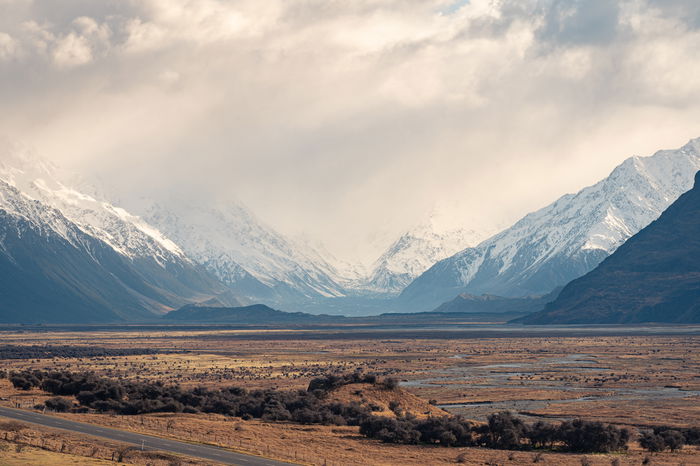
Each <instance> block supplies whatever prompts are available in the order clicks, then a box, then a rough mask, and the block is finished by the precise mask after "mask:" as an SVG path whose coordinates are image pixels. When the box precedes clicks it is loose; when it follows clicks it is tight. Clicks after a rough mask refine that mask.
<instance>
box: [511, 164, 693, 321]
mask: <svg viewBox="0 0 700 466" xmlns="http://www.w3.org/2000/svg"><path fill="white" fill-rule="evenodd" d="M523 321H524V322H525V323H528V324H624V323H638V322H665V323H700V172H698V174H697V175H696V176H695V186H694V188H693V189H691V190H690V191H688V192H687V193H685V194H683V195H682V196H681V197H680V198H679V199H678V200H677V201H676V202H674V203H673V204H672V205H671V206H670V207H669V208H668V209H667V210H666V211H665V212H664V213H663V214H661V217H659V219H658V220H655V221H654V222H652V223H651V224H650V225H649V226H647V227H646V228H644V229H642V230H641V231H640V232H639V233H637V234H636V235H634V236H632V237H631V238H630V239H628V240H627V241H626V242H625V244H623V245H622V246H620V247H619V248H618V249H617V250H616V251H615V252H614V253H613V254H612V255H611V256H610V257H608V258H607V259H605V260H604V261H603V262H602V263H601V264H600V265H599V266H598V267H596V268H595V269H594V270H592V271H591V272H589V273H587V274H586V275H584V276H583V277H581V278H578V279H576V280H574V281H572V282H571V283H569V284H568V285H566V287H564V289H563V290H562V291H561V293H560V294H559V296H558V297H557V299H556V300H554V301H553V302H551V303H549V304H548V305H547V306H546V308H545V309H544V310H543V311H542V312H539V313H536V314H534V315H531V316H528V317H525V318H524V319H523Z"/></svg>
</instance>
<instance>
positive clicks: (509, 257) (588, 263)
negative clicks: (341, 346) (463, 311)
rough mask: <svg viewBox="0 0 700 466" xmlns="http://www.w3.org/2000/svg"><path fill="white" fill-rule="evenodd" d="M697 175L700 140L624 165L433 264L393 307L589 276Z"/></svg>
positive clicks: (514, 292)
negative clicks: (477, 242) (502, 229)
mask: <svg viewBox="0 0 700 466" xmlns="http://www.w3.org/2000/svg"><path fill="white" fill-rule="evenodd" d="M698 169H700V138H698V139H694V140H691V141H690V142H688V143H687V144H686V145H684V146H683V147H681V148H680V149H676V150H666V151H658V152H656V153H655V154H654V155H652V156H650V157H636V156H635V157H630V158H629V159H627V160H625V161H624V162H623V163H622V164H620V165H618V166H617V167H616V168H615V169H614V170H613V171H612V172H611V174H610V175H609V176H608V177H606V178H605V179H603V180H601V181H599V182H598V183H596V184H594V185H591V186H589V187H586V188H583V189H582V190H581V191H579V192H578V193H574V194H566V195H564V196H562V197H561V198H559V199H558V200H557V201H555V202H553V203H552V204H550V205H548V206H546V207H544V208H542V209H539V210H537V211H535V212H532V213H530V214H527V215H526V216H524V217H523V218H522V219H520V220H519V221H518V222H516V223H515V224H514V225H513V226H511V227H510V228H507V229H506V230H504V231H502V232H500V233H498V234H496V235H494V236H493V237H491V238H489V239H487V240H485V241H483V242H482V243H480V244H479V245H477V246H476V247H474V248H467V249H465V250H463V251H460V252H459V253H457V254H455V255H454V256H451V257H449V258H447V259H444V260H442V261H440V262H438V263H436V264H435V265H433V266H432V267H431V268H430V269H428V270H427V271H426V272H425V273H423V274H422V275H421V276H419V277H418V278H417V279H416V280H414V281H413V282H411V284H409V285H408V286H407V287H406V289H404V291H403V292H402V293H401V295H400V296H399V301H400V302H401V303H402V304H404V305H405V306H407V307H410V308H414V309H416V308H417V309H429V308H432V307H434V306H436V305H439V304H440V303H442V302H444V301H446V300H449V299H452V298H453V297H454V296H456V295H458V294H459V293H463V292H467V293H471V294H476V295H480V294H495V295H500V296H506V297H517V296H527V295H538V294H546V293H548V292H550V291H551V290H552V289H554V288H556V287H557V286H562V285H564V284H566V283H568V282H569V281H570V280H572V279H574V278H577V277H579V276H581V275H583V274H585V273H587V272H588V271H590V270H591V269H593V268H594V267H595V266H596V265H598V264H599V263H600V262H601V261H602V260H603V259H604V258H605V257H607V256H609V255H610V254H611V253H612V252H613V251H614V250H615V249H617V247H619V245H620V244H622V243H623V242H624V241H625V240H626V239H627V238H629V237H630V236H631V235H632V234H634V233H636V232H638V231H639V230H641V229H642V228H643V227H645V226H646V225H648V224H649V223H650V222H651V221H653V220H654V219H656V218H658V216H659V215H660V214H661V212H662V211H663V210H664V209H665V208H667V207H668V205H670V204H671V202H673V201H674V200H675V199H677V198H678V196H680V194H681V193H683V192H684V191H686V190H688V189H689V188H690V187H691V186H692V183H693V176H694V174H695V172H696V171H697V170H698Z"/></svg>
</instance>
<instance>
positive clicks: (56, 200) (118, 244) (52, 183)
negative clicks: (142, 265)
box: [0, 156, 185, 264]
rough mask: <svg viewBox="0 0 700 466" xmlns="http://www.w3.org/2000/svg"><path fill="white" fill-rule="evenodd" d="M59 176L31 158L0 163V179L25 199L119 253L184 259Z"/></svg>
mask: <svg viewBox="0 0 700 466" xmlns="http://www.w3.org/2000/svg"><path fill="white" fill-rule="evenodd" d="M60 176H61V174H60V173H59V169H57V168H56V167H54V166H53V165H51V164H50V163H48V162H45V161H42V160H39V159H36V158H32V157H26V156H25V157H17V156H15V157H12V158H11V159H9V161H8V160H7V159H6V161H3V162H0V179H2V180H4V181H5V182H7V183H8V184H9V185H12V186H14V187H15V188H16V189H18V190H20V191H21V192H22V193H23V194H24V195H25V196H27V197H28V198H31V199H34V200H38V201H41V202H42V203H44V204H46V205H49V206H52V207H54V208H56V209H58V210H59V211H61V212H62V214H63V215H65V216H66V218H68V219H69V220H70V221H71V222H73V223H75V224H76V225H78V226H79V227H80V228H81V229H82V230H83V231H85V233H87V234H89V235H91V236H94V237H96V238H98V239H100V240H102V241H104V242H105V243H107V244H108V245H110V246H111V247H112V248H113V249H114V250H115V251H117V252H119V253H120V254H122V255H124V256H127V257H132V258H134V257H151V258H154V259H156V260H157V261H158V262H159V263H161V264H163V263H165V262H167V261H170V260H173V259H176V260H185V258H184V254H183V252H182V251H181V250H180V248H179V247H178V246H177V245H176V244H175V243H173V242H172V241H171V240H169V239H168V238H166V237H165V235H163V234H162V233H161V232H159V231H158V230H157V229H155V228H153V227H151V226H150V225H148V224H147V223H146V222H145V221H143V220H142V219H140V218H139V217H137V216H135V215H132V214H130V213H129V212H127V211H126V210H124V209H122V208H120V207H116V206H114V205H112V204H110V203H109V202H106V201H102V200H98V199H95V198H94V197H92V196H89V195H87V194H84V193H81V192H79V191H77V190H76V189H73V188H71V187H68V186H66V185H65V184H64V182H63V181H62V180H60V178H59V177H60ZM63 176H66V175H63Z"/></svg>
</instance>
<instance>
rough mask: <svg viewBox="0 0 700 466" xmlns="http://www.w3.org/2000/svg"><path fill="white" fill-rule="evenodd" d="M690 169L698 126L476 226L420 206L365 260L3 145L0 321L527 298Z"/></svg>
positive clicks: (606, 247)
mask: <svg viewBox="0 0 700 466" xmlns="http://www.w3.org/2000/svg"><path fill="white" fill-rule="evenodd" d="M699 169H700V139H695V140H691V141H690V142H689V143H688V144H686V145H685V146H683V147H681V148H680V149H677V150H669V151H660V152H657V153H656V154H654V155H653V156H651V157H632V158H629V159H627V160H626V161H625V162H623V163H622V164H621V165H619V166H618V167H617V168H615V169H614V170H613V171H612V173H611V174H610V176H608V177H607V178H605V179H603V180H602V181H600V182H598V183H596V184H595V185H593V186H589V187H587V188H584V189H582V190H581V191H579V192H578V193H575V194H567V195H565V196H563V197H561V198H560V199H559V200H557V201H556V202H554V203H552V204H551V205H549V206H546V207H544V208H542V209H540V210H538V211H536V212H533V213H531V214H528V215H526V216H525V217H523V218H522V219H521V220H520V221H518V222H516V223H515V224H514V225H513V226H511V227H510V228H507V229H505V230H503V231H501V232H500V233H497V234H496V235H493V236H491V237H488V238H486V236H487V235H488V234H489V232H487V231H486V230H481V231H478V230H470V229H456V230H451V231H444V230H440V229H439V228H437V226H436V225H435V224H434V223H433V222H432V221H431V220H428V221H427V222H424V223H422V224H419V226H418V227H416V228H413V229H411V230H409V231H407V232H405V233H404V234H403V235H401V236H400V237H399V238H398V239H397V240H395V241H394V242H393V243H392V244H391V245H390V246H389V247H388V248H387V249H386V250H385V251H384V253H383V254H381V256H380V257H379V258H378V259H377V260H376V261H375V263H374V264H373V265H372V266H371V267H368V268H367V269H365V268H364V267H362V266H359V265H354V264H347V263H343V262H341V261H339V260H337V259H335V258H334V257H333V256H332V255H331V254H329V253H328V252H327V251H325V250H324V249H323V247H322V246H318V245H313V244H311V243H310V242H308V241H302V240H298V239H292V238H290V237H287V236H284V235H283V234H280V233H279V232H276V231H275V230H274V229H273V228H271V227H270V226H268V225H266V224H265V223H264V222H262V221H261V220H260V219H258V218H257V217H256V216H255V215H254V214H253V213H252V212H251V211H250V210H249V209H247V208H245V207H243V206H242V205H240V204H238V203H235V202H223V201H217V202H203V201H198V200H195V199H189V198H185V197H183V196H180V197H178V196H176V195H173V197H171V198H166V199H159V200H158V201H154V200H142V201H139V202H135V203H132V204H130V205H129V206H128V209H126V208H124V205H123V204H122V205H117V204H116V203H114V202H111V201H109V200H108V199H106V196H103V195H101V194H99V192H100V190H99V189H96V188H93V187H91V186H89V185H87V184H85V183H79V182H76V181H75V180H73V179H71V177H70V176H68V175H66V174H65V173H63V172H61V171H60V170H58V169H57V168H56V167H53V166H52V165H51V164H49V163H46V162H44V161H42V160H39V159H35V158H31V157H29V158H27V157H26V156H25V157H9V158H8V157H4V158H3V160H2V162H0V278H1V279H2V282H0V321H5V322H16V321H22V322H40V321H41V322H44V321H46V322H78V321H81V322H92V321H94V322H107V321H119V320H122V321H123V320H127V321H133V320H148V319H153V318H157V317H158V316H159V315H162V314H164V313H166V312H168V311H171V310H172V309H177V308H180V307H182V306H185V305H187V304H191V303H204V304H205V305H207V306H209V307H218V306H222V307H240V306H246V305H250V304H255V303H266V304H269V305H271V306H275V307H277V308H280V309H284V310H285V311H306V312H314V313H319V314H321V313H337V314H347V315H363V314H365V315H368V314H380V313H383V312H415V311H432V310H433V309H435V308H436V307H438V306H440V305H442V307H441V308H440V309H443V311H439V312H462V313H464V312H491V311H492V310H494V309H501V310H502V309H507V310H508V311H509V312H510V311H517V312H525V311H526V310H527V311H531V310H534V309H532V308H531V306H534V305H535V304H537V305H538V306H539V305H540V304H544V303H545V302H548V301H551V300H553V299H554V297H555V296H556V293H554V294H550V293H552V292H553V290H555V289H557V288H559V287H562V286H564V285H566V284H567V283H568V282H570V281H571V280H574V279H576V278H578V277H581V276H583V275H585V274H586V273H588V272H589V271H591V270H592V269H594V268H595V267H596V266H598V264H600V263H601V261H603V260H604V259H605V258H606V257H608V256H610V255H611V254H613V253H614V252H615V251H616V250H617V249H618V248H619V247H620V246H621V245H622V244H623V243H625V241H627V240H628V239H629V238H630V237H632V236H633V235H635V234H636V233H638V232H639V231H640V230H642V229H644V228H645V227H646V226H647V225H649V224H650V223H651V222H652V221H654V220H655V219H657V218H658V217H659V215H660V214H661V212H663V211H664V210H665V209H666V208H668V206H669V205H670V204H671V203H673V202H674V201H675V200H676V199H678V197H679V196H680V195H681V194H682V193H683V192H685V191H687V190H688V189H690V188H691V186H692V184H693V176H694V174H695V173H696V172H697V171H698V170H699ZM443 303H444V304H443ZM444 309H449V310H447V311H444Z"/></svg>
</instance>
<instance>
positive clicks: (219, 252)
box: [138, 198, 345, 303]
mask: <svg viewBox="0 0 700 466" xmlns="http://www.w3.org/2000/svg"><path fill="white" fill-rule="evenodd" d="M138 208H139V209H141V211H142V213H143V215H144V218H145V219H146V220H147V221H148V222H149V223H150V224H152V225H154V226H156V227H157V228H158V229H159V230H160V231H163V232H164V233H165V234H166V235H168V237H170V238H172V239H173V241H175V242H176V243H177V244H178V245H179V246H180V247H182V249H183V250H184V252H185V253H186V254H187V255H188V256H189V257H191V258H193V259H194V260H195V261H197V262H198V263H200V264H202V265H204V266H205V267H206V268H207V270H209V271H210V272H211V273H213V274H214V275H215V276H216V277H218V278H219V279H220V280H221V281H223V282H224V283H225V284H227V285H228V286H230V287H232V288H233V289H236V290H238V291H240V292H242V293H244V294H246V296H248V297H249V298H251V299H261V298H264V299H266V300H267V301H268V302H274V303H279V302H284V301H285V300H295V299H313V298H331V297H339V296H343V295H344V293H345V291H344V287H343V285H341V284H340V283H338V281H336V280H337V277H338V273H337V271H336V270H335V268H334V267H333V266H332V265H330V264H329V263H327V262H326V261H324V260H323V258H322V257H321V256H320V255H319V254H316V253H311V252H309V248H308V247H302V246H300V245H299V244H295V243H294V242H293V241H291V240H288V239H287V238H285V237H284V236H282V235H280V234H279V233H277V232H276V231H274V230H273V229H272V228H270V227H268V226H266V225H264V224H263V223H262V222H261V221H260V220H258V219H257V218H256V217H255V215H253V214H252V213H251V212H250V211H249V210H248V209H246V208H245V207H243V206H241V205H238V204H235V203H213V202H212V203H197V202H195V201H193V200H189V199H175V198H171V199H169V200H167V201H165V202H158V203H155V202H150V201H142V205H141V206H140V207H138Z"/></svg>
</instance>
